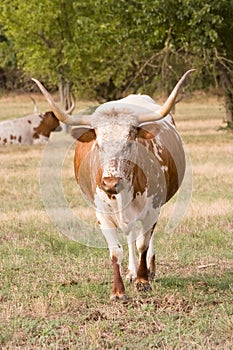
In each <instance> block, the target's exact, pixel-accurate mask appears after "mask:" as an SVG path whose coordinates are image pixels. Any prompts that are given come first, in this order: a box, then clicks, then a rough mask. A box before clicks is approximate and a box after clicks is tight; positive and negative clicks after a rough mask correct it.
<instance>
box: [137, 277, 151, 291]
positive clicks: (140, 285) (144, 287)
mask: <svg viewBox="0 0 233 350" xmlns="http://www.w3.org/2000/svg"><path fill="white" fill-rule="evenodd" d="M135 287H136V289H137V290H138V291H139V292H149V291H151V286H150V283H149V281H138V280H136V281H135Z"/></svg>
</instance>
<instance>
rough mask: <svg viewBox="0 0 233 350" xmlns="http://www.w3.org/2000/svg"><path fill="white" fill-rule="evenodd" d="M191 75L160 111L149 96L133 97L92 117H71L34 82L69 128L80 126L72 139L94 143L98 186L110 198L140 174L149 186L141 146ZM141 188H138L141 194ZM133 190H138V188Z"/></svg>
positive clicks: (153, 131)
mask: <svg viewBox="0 0 233 350" xmlns="http://www.w3.org/2000/svg"><path fill="white" fill-rule="evenodd" d="M192 71H193V70H189V71H187V72H186V73H185V74H184V75H183V77H182V78H181V79H180V80H179V82H178V83H177V85H176V86H175V88H174V89H173V91H172V93H171V94H170V96H169V97H168V99H167V100H166V102H165V103H164V105H163V106H162V107H160V108H158V107H156V108H155V107H154V106H155V104H154V101H153V100H152V99H150V97H148V96H143V95H142V96H140V95H130V96H128V97H127V98H125V99H121V100H118V101H111V102H107V103H104V104H103V105H100V106H99V107H98V108H97V109H96V110H95V112H94V113H93V114H92V115H87V116H83V115H76V116H71V115H69V114H67V113H66V112H64V111H62V110H61V109H60V108H59V107H58V105H57V104H56V103H55V101H54V100H53V98H52V96H51V95H50V94H49V93H48V91H47V90H46V89H45V88H44V87H43V85H42V84H41V83H40V82H39V81H38V80H36V79H33V80H34V81H35V82H36V84H37V85H38V87H39V88H40V90H41V91H42V93H43V94H44V96H45V97H46V99H47V100H48V102H49V104H50V106H51V108H52V110H53V112H54V113H55V115H56V117H57V118H58V119H59V120H60V121H62V122H64V123H66V124H69V125H76V126H79V128H77V129H75V130H74V131H73V136H74V137H75V138H76V139H78V140H79V141H80V142H93V141H94V142H95V145H96V147H97V148H98V156H99V161H100V164H101V176H100V181H99V183H98V185H99V187H100V188H101V189H102V190H104V191H105V192H106V193H107V194H109V195H113V194H117V193H119V192H120V191H121V189H122V188H125V186H127V184H128V185H129V186H130V184H133V181H134V179H133V177H134V172H141V174H139V175H140V176H139V177H140V178H141V184H142V183H144V184H145V183H146V176H145V174H143V171H142V169H140V167H139V166H138V165H137V157H138V153H139V152H140V150H139V148H140V147H139V148H138V145H141V144H144V141H145V140H148V139H151V138H153V137H154V134H155V132H156V130H155V128H156V126H155V124H151V122H153V121H156V120H159V119H162V118H164V117H165V116H166V115H167V114H169V112H170V110H171V109H172V107H173V106H174V104H175V100H176V97H177V95H178V92H179V89H180V86H181V85H182V83H183V81H184V80H185V78H186V77H187V76H188V75H189V74H190V73H191V72H192ZM142 99H144V101H142ZM144 102H145V104H144ZM148 104H149V105H153V106H152V108H151V109H150V108H148ZM156 106H157V105H156ZM150 125H151V126H150ZM82 126H85V128H84V127H82ZM145 126H146V127H145ZM151 128H152V129H153V130H151ZM135 141H139V142H135ZM137 175H138V174H137ZM137 178H138V176H137ZM141 184H138V187H139V190H140V185H141ZM133 186H134V187H135V184H133Z"/></svg>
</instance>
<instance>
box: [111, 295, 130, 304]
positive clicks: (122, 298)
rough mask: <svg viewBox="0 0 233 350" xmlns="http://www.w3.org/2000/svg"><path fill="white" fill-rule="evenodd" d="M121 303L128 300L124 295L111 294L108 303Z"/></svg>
mask: <svg viewBox="0 0 233 350" xmlns="http://www.w3.org/2000/svg"><path fill="white" fill-rule="evenodd" d="M118 300H119V301H121V302H122V303H126V302H127V301H128V300H129V298H128V297H127V295H125V294H111V296H110V301H118Z"/></svg>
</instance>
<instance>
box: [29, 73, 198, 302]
mask: <svg viewBox="0 0 233 350" xmlns="http://www.w3.org/2000/svg"><path fill="white" fill-rule="evenodd" d="M192 71H193V70H190V71H188V72H186V73H185V74H184V75H183V77H182V78H181V79H180V80H179V82H178V83H177V85H176V86H175V88H174V89H173V91H172V93H171V94H170V96H169V97H168V99H167V100H166V102H165V103H164V105H163V106H160V105H157V104H156V103H155V101H154V100H153V99H152V98H150V97H149V96H147V95H129V96H128V97H126V98H123V99H121V100H117V101H110V102H107V103H104V104H102V105H100V106H99V107H98V108H97V109H96V111H95V112H94V113H93V114H92V115H91V116H90V115H87V116H78V115H77V116H70V115H68V114H66V113H65V112H63V111H62V110H60V108H59V107H58V106H57V105H56V103H55V102H54V101H53V100H52V98H51V96H50V94H49V93H48V91H47V90H46V89H45V88H44V87H43V86H42V85H41V83H40V82H39V81H37V80H35V79H34V81H35V82H36V83H37V85H38V86H39V88H40V89H41V91H42V93H43V94H44V95H45V97H46V98H47V100H48V102H49V103H50V106H51V108H52V110H53V112H54V113H55V114H56V116H57V118H58V119H59V120H61V121H63V122H64V123H67V124H69V125H76V126H78V128H75V129H74V130H73V136H74V137H75V138H77V145H76V150H75V156H74V170H75V177H76V180H77V183H78V184H79V186H80V188H81V190H82V192H83V193H84V194H85V196H86V197H87V198H88V200H89V201H90V202H92V203H93V204H94V206H95V208H96V217H97V220H98V223H99V226H100V228H101V231H102V233H103V235H104V237H105V239H106V241H107V244H108V247H109V250H110V257H111V261H112V266H113V271H114V280H113V286H112V291H111V300H116V299H121V300H125V299H126V293H125V286H124V283H123V279H122V273H121V264H122V259H123V247H122V245H121V243H120V241H119V239H118V234H117V232H118V231H117V230H118V229H121V230H122V231H123V233H124V234H125V235H126V237H127V241H128V249H129V262H128V274H127V276H126V278H127V279H128V280H129V281H134V283H135V286H136V288H137V289H138V290H143V291H147V290H150V288H151V287H150V282H149V279H150V277H153V276H154V273H155V253H154V228H155V225H156V222H157V219H158V216H159V213H160V209H161V207H162V206H163V205H164V204H165V203H166V202H167V201H168V200H169V199H170V198H171V197H172V196H173V195H174V194H175V193H176V191H177V190H178V189H179V187H180V185H181V182H182V179H183V177H184V172H185V155H184V150H183V146H182V141H181V139H180V136H179V134H178V132H177V130H176V126H175V123H174V120H173V118H172V116H171V114H170V110H171V108H172V107H173V106H174V104H175V100H176V97H177V94H178V91H179V89H180V86H181V85H182V83H183V81H184V80H185V78H186V77H187V76H188V75H189V73H190V72H192ZM135 248H137V250H138V257H137V254H136V249H135Z"/></svg>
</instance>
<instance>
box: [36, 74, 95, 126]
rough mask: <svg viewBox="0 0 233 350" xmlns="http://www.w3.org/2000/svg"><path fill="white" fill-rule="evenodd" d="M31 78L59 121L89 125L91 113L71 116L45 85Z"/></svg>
mask: <svg viewBox="0 0 233 350" xmlns="http://www.w3.org/2000/svg"><path fill="white" fill-rule="evenodd" d="M32 80H33V81H34V82H35V83H36V85H37V86H38V87H39V89H40V91H41V92H42V94H43V95H44V96H45V98H46V100H47V101H48V103H49V104H50V107H51V109H52V111H53V113H54V114H55V116H56V117H57V119H59V120H60V121H61V122H63V123H65V124H68V125H88V126H90V125H91V115H85V116H84V115H82V116H79V115H76V116H72V115H69V114H68V113H67V112H64V111H63V110H62V109H61V108H60V107H59V106H58V105H57V103H56V102H55V101H54V99H53V98H52V96H51V95H50V93H49V92H48V91H47V90H46V89H45V87H44V86H43V85H42V84H41V83H40V82H39V80H37V79H34V78H32Z"/></svg>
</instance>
